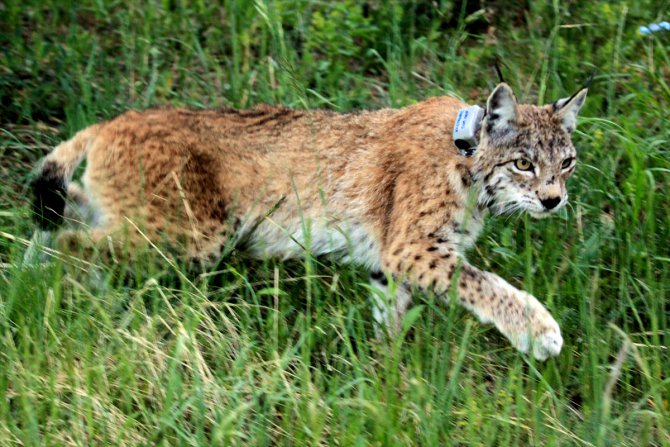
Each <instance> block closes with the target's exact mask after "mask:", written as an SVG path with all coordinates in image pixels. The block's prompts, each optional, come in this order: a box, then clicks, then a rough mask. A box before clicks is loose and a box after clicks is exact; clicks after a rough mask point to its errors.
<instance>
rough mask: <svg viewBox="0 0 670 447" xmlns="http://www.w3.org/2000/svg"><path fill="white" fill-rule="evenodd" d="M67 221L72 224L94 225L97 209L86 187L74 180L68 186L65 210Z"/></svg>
mask: <svg viewBox="0 0 670 447" xmlns="http://www.w3.org/2000/svg"><path fill="white" fill-rule="evenodd" d="M63 214H64V216H63V217H65V221H66V222H68V224H70V225H75V226H83V225H94V224H95V221H96V214H97V213H96V211H95V209H94V207H93V205H92V203H91V200H90V198H89V196H88V194H86V191H84V188H83V187H82V186H81V185H79V184H77V183H75V182H72V183H70V184H69V185H68V187H67V201H66V203H65V211H64V212H63Z"/></svg>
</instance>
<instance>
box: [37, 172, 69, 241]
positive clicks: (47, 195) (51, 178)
mask: <svg viewBox="0 0 670 447" xmlns="http://www.w3.org/2000/svg"><path fill="white" fill-rule="evenodd" d="M30 189H31V192H32V200H33V218H34V220H35V222H36V223H37V225H39V227H40V229H42V230H54V229H56V228H58V227H59V226H60V225H61V224H62V223H63V212H64V211H65V196H66V193H67V190H66V186H65V178H64V177H63V175H62V173H61V170H60V169H59V167H58V165H57V164H56V163H54V162H46V163H45V164H44V165H43V166H42V169H40V173H39V174H38V175H37V177H36V178H35V179H34V180H33V181H32V182H31V184H30Z"/></svg>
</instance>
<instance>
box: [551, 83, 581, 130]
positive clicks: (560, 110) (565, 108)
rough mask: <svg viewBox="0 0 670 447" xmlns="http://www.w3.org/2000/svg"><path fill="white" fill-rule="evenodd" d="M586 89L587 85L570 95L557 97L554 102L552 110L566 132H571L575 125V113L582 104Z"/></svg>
mask: <svg viewBox="0 0 670 447" xmlns="http://www.w3.org/2000/svg"><path fill="white" fill-rule="evenodd" d="M588 91H589V89H588V87H583V88H581V89H580V90H579V91H578V92H577V93H575V94H574V95H572V96H571V97H569V98H563V99H559V100H558V101H556V102H555V103H554V111H555V112H556V115H557V116H558V118H559V120H560V121H561V125H562V126H563V128H564V129H565V130H566V131H567V132H568V133H572V132H573V131H574V130H575V128H576V127H577V114H578V113H579V109H581V108H582V106H583V105H584V101H585V100H586V94H587V93H588Z"/></svg>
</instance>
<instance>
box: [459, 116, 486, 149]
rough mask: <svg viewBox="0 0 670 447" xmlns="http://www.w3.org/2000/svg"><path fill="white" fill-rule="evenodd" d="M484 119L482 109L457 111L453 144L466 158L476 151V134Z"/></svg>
mask: <svg viewBox="0 0 670 447" xmlns="http://www.w3.org/2000/svg"><path fill="white" fill-rule="evenodd" d="M482 118H484V109H483V108H481V107H479V106H470V107H467V108H465V109H461V110H459V111H458V115H457V116H456V123H455V124H454V134H453V136H454V144H456V147H457V148H458V149H459V150H460V151H461V153H462V154H463V155H465V156H466V157H469V156H471V155H472V154H473V153H474V152H475V149H477V133H478V132H479V128H480V124H481V122H482Z"/></svg>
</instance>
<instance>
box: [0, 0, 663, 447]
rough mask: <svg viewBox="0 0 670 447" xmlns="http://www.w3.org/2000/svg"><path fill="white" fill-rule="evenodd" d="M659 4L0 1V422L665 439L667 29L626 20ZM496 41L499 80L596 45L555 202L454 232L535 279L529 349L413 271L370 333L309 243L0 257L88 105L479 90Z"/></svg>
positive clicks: (92, 441) (402, 97) (150, 430)
mask: <svg viewBox="0 0 670 447" xmlns="http://www.w3.org/2000/svg"><path fill="white" fill-rule="evenodd" d="M663 19H668V3H667V2H665V1H662V2H659V1H650V0H642V1H635V2H608V1H601V0H594V1H591V2H577V1H559V0H554V1H551V2H533V1H527V2H519V3H516V2H515V3H512V2H506V1H502V0H500V1H483V0H482V1H477V2H475V1H472V2H469V3H466V2H459V1H457V2H451V1H418V0H415V1H402V2H401V1H397V2H390V1H381V0H380V1H374V0H370V1H365V2H357V1H353V0H344V1H340V2H326V1H316V0H281V1H280V0H256V1H241V0H229V1H223V2H205V1H201V0H196V1H176V0H173V1H170V0H164V1H150V2H122V1H114V0H97V1H91V0H84V1H71V0H60V1H56V0H46V1H32V0H27V1H23V2H18V1H16V0H9V1H3V2H0V47H1V48H2V52H1V53H0V104H1V108H0V154H1V155H2V157H1V158H0V175H2V179H3V180H2V183H1V184H0V188H1V189H0V192H1V194H0V208H1V210H0V231H1V233H0V262H2V265H1V269H0V348H1V349H0V445H41V444H45V445H211V444H214V445H320V444H329V445H330V444H333V445H431V446H432V445H491V446H494V445H495V446H499V445H530V444H533V445H552V446H553V445H597V446H602V445H607V446H613V445H617V446H618V445H635V446H646V445H670V434H669V430H670V404H669V402H668V401H669V397H668V396H670V376H669V375H668V372H669V371H670V354H669V352H668V346H669V345H670V305H669V304H668V293H669V292H670V281H669V277H670V244H669V242H668V241H669V240H670V225H669V224H668V222H669V218H670V199H669V198H668V197H669V195H668V193H667V189H668V186H669V179H670V159H669V157H668V149H667V147H668V140H669V130H668V112H667V110H668V108H669V106H670V104H669V102H670V88H669V86H668V82H669V76H670V66H669V59H668V51H667V49H668V43H669V42H670V40H669V39H670V33H666V34H663V33H659V34H655V35H653V36H642V35H640V34H639V33H638V32H637V28H638V27H639V26H640V25H646V24H649V23H652V22H655V21H660V20H663ZM496 59H498V60H500V62H501V65H502V68H503V72H504V75H505V78H506V80H507V81H508V83H510V84H511V85H512V87H513V88H514V89H515V91H516V92H517V96H518V97H519V98H520V99H522V100H523V101H524V102H532V103H544V102H549V101H554V100H555V99H557V98H559V97H562V96H567V95H569V94H571V93H572V92H573V91H574V90H575V89H576V88H577V87H578V86H579V85H580V83H581V82H583V81H584V80H585V79H586V78H587V77H588V76H589V75H590V74H591V73H595V81H594V84H593V86H592V88H591V90H590V91H589V98H588V100H587V104H586V106H585V108H584V109H583V111H582V118H581V120H580V126H579V129H578V131H577V133H576V135H575V138H574V140H575V143H576V146H577V148H578V151H579V159H578V160H579V161H578V162H579V165H578V170H577V173H576V175H575V176H574V178H573V180H572V181H571V183H570V187H569V188H570V195H571V206H570V207H569V209H567V210H566V211H565V212H564V213H563V214H561V215H560V216H558V217H555V218H553V219H549V220H543V221H533V220H530V219H529V218H527V217H512V218H494V219H491V221H490V222H489V223H488V224H487V228H486V230H485V234H484V235H483V237H482V238H481V240H480V242H479V244H478V246H477V248H476V249H475V250H474V251H473V252H472V253H471V254H470V258H471V259H472V260H473V261H474V262H475V263H476V264H478V265H480V266H482V267H483V268H486V269H490V270H493V271H495V272H497V273H499V274H500V275H501V276H503V277H505V278H507V279H509V280H510V281H511V282H512V283H514V284H516V285H518V286H519V287H522V288H523V289H525V290H528V291H529V292H532V293H533V294H535V295H536V296H538V297H539V298H540V299H541V301H543V302H545V303H546V304H547V306H548V307H549V308H550V310H551V311H552V313H553V314H554V315H555V316H556V318H557V320H558V321H559V323H560V324H561V327H562V330H563V334H564V337H565V340H566V345H565V348H564V351H563V353H562V354H561V356H560V357H558V358H557V359H555V360H551V361H549V362H547V363H543V364H538V363H535V362H534V361H532V359H529V358H527V357H524V356H522V355H520V354H518V353H516V352H514V351H513V350H512V349H511V348H510V347H509V346H508V344H507V343H506V342H505V340H503V339H502V337H501V336H499V335H498V334H497V333H496V332H495V330H493V329H491V328H490V327H487V326H482V325H479V324H478V323H476V322H474V319H473V317H472V316H470V315H468V314H467V313H466V312H464V311H463V310H461V309H459V308H458V307H456V306H445V305H443V304H441V303H439V302H437V301H436V300H435V298H434V297H432V296H423V295H417V297H416V301H417V302H418V306H417V307H416V310H415V311H413V312H412V313H411V314H410V316H409V317H408V319H407V321H406V325H405V328H406V331H405V332H404V333H403V337H402V339H399V340H393V341H388V342H375V341H373V336H372V327H371V323H370V320H371V315H370V309H369V304H368V302H367V300H366V296H367V293H368V290H367V289H366V287H365V278H366V275H365V273H364V272H361V271H358V270H356V269H355V268H352V267H351V266H345V265H338V264H335V263H332V262H331V261H329V260H328V259H320V258H319V259H315V258H313V257H311V256H309V254H307V257H306V260H305V261H299V262H297V261H296V262H288V263H281V262H275V261H266V262H257V261H250V260H246V259H244V258H243V256H242V255H240V254H236V253H235V254H233V255H232V256H230V257H229V258H227V259H225V260H224V261H223V262H222V263H221V265H220V266H219V270H220V272H219V273H218V274H216V275H214V274H211V275H200V276H198V275H195V276H194V275H192V274H191V273H189V272H188V271H187V270H186V269H185V268H183V267H181V266H179V265H169V264H168V263H162V264H160V263H159V266H157V265H156V263H154V262H147V263H146V265H143V264H141V263H138V264H134V265H133V266H132V268H133V273H134V275H133V278H131V279H128V278H126V279H125V280H120V279H119V278H118V275H115V273H118V268H117V267H115V266H104V267H102V268H101V269H99V270H98V272H99V273H98V274H97V275H98V277H99V278H101V279H102V283H104V286H102V287H95V286H93V285H92V282H91V281H90V276H91V275H93V273H90V272H89V273H80V274H77V273H76V269H74V272H73V270H72V269H68V268H65V264H67V262H63V261H57V260H56V261H54V262H52V263H50V264H49V265H46V266H42V267H39V268H25V267H22V266H21V258H22V255H23V251H24V250H25V246H24V244H23V243H22V239H25V238H29V237H30V234H31V232H32V227H31V224H30V213H29V209H28V207H27V202H26V195H25V185H26V183H27V181H28V178H29V172H30V169H31V167H32V166H33V165H34V163H35V162H36V161H37V160H38V159H39V158H40V157H41V156H43V155H44V154H45V153H47V152H48V150H49V149H50V148H51V147H52V146H53V145H54V144H56V143H57V142H58V141H60V140H62V139H65V138H68V137H69V136H71V135H72V134H73V133H74V132H75V131H77V130H79V129H81V128H83V127H85V126H86V125H88V124H91V123H93V122H96V121H98V120H101V119H105V118H109V117H112V116H114V115H116V114H118V113H121V112H122V111H124V110H126V109H128V108H143V107H148V106H151V105H158V104H175V105H187V106H191V107H217V106H223V105H226V106H235V107H248V106H251V105H253V104H257V103H261V102H268V103H278V104H279V103H281V104H285V105H289V106H292V107H299V108H303V107H309V108H317V107H319V108H330V109H334V110H338V111H351V110H356V109H362V108H379V107H401V106H404V105H408V104H412V103H414V102H416V101H420V100H422V99H424V98H427V97H429V96H433V95H445V94H449V95H457V96H460V97H462V98H465V99H466V100H468V101H470V102H473V103H474V102H479V103H482V102H483V101H484V99H485V98H486V95H487V94H488V92H489V91H490V89H491V87H492V86H494V85H495V83H496V78H495V76H494V72H493V70H492V69H491V66H492V63H493V62H494V61H495V60H496ZM445 131H447V130H445ZM155 257H156V258H159V259H160V257H159V255H158V254H155Z"/></svg>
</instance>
